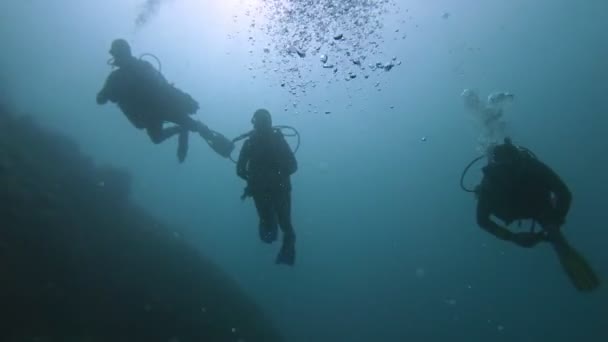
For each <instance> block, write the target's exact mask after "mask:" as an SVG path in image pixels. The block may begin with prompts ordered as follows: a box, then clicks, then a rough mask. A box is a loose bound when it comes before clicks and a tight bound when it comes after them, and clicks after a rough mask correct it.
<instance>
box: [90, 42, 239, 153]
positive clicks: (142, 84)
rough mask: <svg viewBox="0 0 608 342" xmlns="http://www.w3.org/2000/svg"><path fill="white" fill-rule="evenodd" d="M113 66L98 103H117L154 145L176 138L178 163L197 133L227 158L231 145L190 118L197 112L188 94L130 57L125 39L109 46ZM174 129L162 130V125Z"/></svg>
mask: <svg viewBox="0 0 608 342" xmlns="http://www.w3.org/2000/svg"><path fill="white" fill-rule="evenodd" d="M109 52H110V54H111V55H112V57H113V61H112V65H113V66H116V67H118V69H117V70H114V71H112V73H111V74H110V75H109V76H108V78H107V80H106V82H105V84H104V86H103V88H102V89H101V91H100V92H99V93H98V94H97V103H98V104H100V105H102V104H105V103H107V102H108V101H111V102H113V103H116V104H117V105H118V107H119V108H120V109H121V111H122V112H123V113H124V115H125V116H126V117H127V119H129V121H130V122H131V123H132V124H133V126H135V127H136V128H138V129H145V130H146V132H147V133H148V136H149V137H150V139H151V140H152V142H154V143H155V144H159V143H161V142H163V141H165V140H167V139H169V138H171V137H173V136H175V135H179V145H178V152H177V155H178V159H179V161H180V162H183V161H184V160H185V158H186V154H187V151H188V132H197V133H199V134H200V135H201V137H203V139H205V141H207V143H208V144H209V146H210V147H211V148H212V149H213V150H214V151H216V152H217V153H218V154H220V155H221V156H223V157H226V158H227V157H228V156H229V155H230V152H232V149H233V147H234V144H233V143H232V142H231V141H230V140H228V139H227V138H225V137H224V136H222V135H221V134H219V133H217V132H215V131H213V130H211V129H209V128H208V127H207V126H206V125H204V124H203V123H202V122H200V121H196V120H194V119H192V118H191V117H190V115H193V114H194V113H196V111H197V110H198V108H199V105H198V103H197V102H196V101H195V100H194V99H193V98H192V97H191V96H190V95H188V94H187V93H185V92H183V91H181V90H180V89H178V88H176V87H174V86H173V85H172V84H169V82H167V80H166V79H165V78H164V76H163V75H162V74H161V73H160V71H159V70H156V69H154V67H153V66H152V65H151V64H150V63H148V62H146V61H144V60H141V59H138V58H135V57H134V56H133V55H132V54H131V47H130V46H129V44H128V43H127V41H125V40H124V39H116V40H114V41H113V42H112V46H111V48H110V51H109ZM167 122H169V123H173V124H175V125H174V126H171V127H168V128H165V127H164V124H165V123H167Z"/></svg>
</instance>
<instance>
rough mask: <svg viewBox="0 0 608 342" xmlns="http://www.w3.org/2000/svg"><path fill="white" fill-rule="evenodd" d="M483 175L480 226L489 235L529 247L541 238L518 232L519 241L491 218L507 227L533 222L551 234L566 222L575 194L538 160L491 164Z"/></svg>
mask: <svg viewBox="0 0 608 342" xmlns="http://www.w3.org/2000/svg"><path fill="white" fill-rule="evenodd" d="M522 153H523V152H522ZM483 174H484V177H483V179H482V182H481V184H480V186H479V187H478V189H477V195H478V203H477V223H478V224H479V226H481V227H482V228H483V229H485V230H487V231H488V232H490V233H492V234H494V235H495V236H497V237H499V238H501V239H504V240H513V241H514V242H516V243H517V244H520V245H522V246H524V247H530V246H533V245H535V244H536V243H538V242H539V241H541V240H542V239H541V235H531V234H530V233H517V234H520V235H519V237H520V239H518V238H517V236H515V235H517V234H514V233H511V232H510V231H508V230H506V229H505V228H503V227H501V226H500V225H498V224H496V223H495V222H494V221H492V220H491V219H490V216H492V215H493V216H495V217H496V218H498V219H500V220H502V221H503V222H504V223H505V224H506V225H509V224H511V223H512V222H513V221H516V220H524V219H531V220H533V221H534V222H538V223H540V224H541V226H542V228H543V229H544V230H545V231H548V232H549V233H550V230H555V229H558V228H559V227H560V226H561V225H562V224H563V223H564V222H565V219H566V215H567V214H568V211H569V209H570V203H571V201H572V194H571V193H570V190H569V189H568V187H567V186H566V184H565V183H564V182H563V181H562V180H561V178H560V177H559V176H558V175H557V174H556V173H555V172H554V171H553V170H551V169H550V168H549V167H548V166H547V165H545V164H544V163H542V162H541V161H539V160H538V159H536V158H533V157H532V156H529V155H522V157H521V158H519V159H518V160H516V161H515V162H513V163H509V164H493V163H490V164H488V165H487V166H486V167H484V168H483ZM522 234H523V235H522Z"/></svg>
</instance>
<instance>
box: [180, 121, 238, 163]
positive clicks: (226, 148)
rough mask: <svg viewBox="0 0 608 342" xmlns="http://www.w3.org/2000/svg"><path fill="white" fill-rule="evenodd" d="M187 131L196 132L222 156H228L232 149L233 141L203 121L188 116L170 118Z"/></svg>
mask: <svg viewBox="0 0 608 342" xmlns="http://www.w3.org/2000/svg"><path fill="white" fill-rule="evenodd" d="M171 122H174V123H176V124H178V125H180V126H182V127H184V128H186V129H187V130H189V131H192V132H197V133H198V134H199V135H200V136H201V137H202V138H203V139H205V141H206V142H207V144H208V145H209V147H211V148H212V149H213V150H214V151H215V152H216V153H217V154H219V155H220V156H222V157H224V158H228V157H230V154H231V153H232V150H234V143H233V142H232V141H231V140H230V139H228V138H226V137H225V136H223V135H222V134H220V133H218V132H216V131H213V130H211V129H209V127H207V125H205V124H204V123H202V122H200V121H197V120H194V119H192V118H191V117H189V116H183V117H178V118H175V119H174V120H172V121H171Z"/></svg>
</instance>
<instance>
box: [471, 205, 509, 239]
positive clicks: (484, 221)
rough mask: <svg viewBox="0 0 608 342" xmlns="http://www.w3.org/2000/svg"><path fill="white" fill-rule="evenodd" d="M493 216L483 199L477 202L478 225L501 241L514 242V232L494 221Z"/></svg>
mask: <svg viewBox="0 0 608 342" xmlns="http://www.w3.org/2000/svg"><path fill="white" fill-rule="evenodd" d="M491 214H492V212H491V210H490V207H489V205H488V203H487V202H486V201H485V200H484V199H483V197H480V198H479V201H478V202H477V224H478V225H479V226H480V227H481V228H482V229H483V230H485V231H487V232H488V233H490V234H492V235H494V236H496V237H497V238H499V239H501V240H506V241H511V240H513V235H514V234H513V232H511V231H510V230H508V229H507V228H505V227H502V226H501V225H499V224H497V223H496V222H494V221H492V219H491V218H490V215H491Z"/></svg>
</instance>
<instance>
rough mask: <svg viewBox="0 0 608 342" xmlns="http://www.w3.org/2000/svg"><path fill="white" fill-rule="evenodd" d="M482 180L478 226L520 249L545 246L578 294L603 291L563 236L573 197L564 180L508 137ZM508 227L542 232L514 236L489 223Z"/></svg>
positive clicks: (496, 150)
mask: <svg viewBox="0 0 608 342" xmlns="http://www.w3.org/2000/svg"><path fill="white" fill-rule="evenodd" d="M482 171H483V179H482V181H481V184H479V185H478V186H477V187H476V189H475V194H476V196H477V223H478V224H479V226H480V227H481V228H483V229H484V230H486V231H488V232H489V233H491V234H492V235H494V236H496V237H497V238H499V239H502V240H506V241H511V242H513V243H515V244H516V245H518V246H521V247H526V248H529V247H533V246H536V245H537V244H538V243H540V242H543V241H547V242H549V243H551V244H552V245H553V247H554V249H555V251H556V252H557V255H558V257H559V259H560V262H561V264H562V266H563V268H564V270H565V271H566V273H567V275H568V276H569V277H570V279H571V280H572V282H573V284H574V285H575V286H576V288H577V289H579V290H580V291H591V290H593V289H595V288H596V287H597V286H599V279H598V277H597V276H596V275H595V273H594V272H593V270H592V269H591V267H590V266H589V265H588V263H587V262H586V260H585V259H584V258H583V257H582V255H581V254H580V253H578V252H577V251H576V250H575V249H574V248H573V247H571V246H570V244H569V243H568V241H567V240H566V238H565V236H564V235H563V233H562V232H561V227H562V226H563V225H564V223H565V222H566V216H567V215H568V211H569V209H570V204H571V201H572V194H571V192H570V190H569V189H568V187H567V186H566V184H565V183H564V182H563V180H562V179H561V178H560V177H559V176H558V175H557V174H556V173H555V172H554V171H553V170H551V168H549V167H548V166H547V165H546V164H544V163H543V162H541V161H540V160H538V159H537V158H536V157H535V156H534V155H533V154H532V153H531V152H530V151H529V150H527V149H525V148H519V147H517V146H515V145H513V143H512V142H511V140H510V139H509V138H506V139H505V141H504V143H503V144H500V145H497V146H495V147H493V148H491V149H490V152H489V162H488V164H487V165H486V166H485V167H484V168H483V169H482ZM491 216H494V217H496V218H498V219H499V220H501V221H503V222H504V223H505V225H507V226H508V225H510V224H511V223H512V222H514V221H518V220H524V219H530V220H532V221H533V224H536V223H538V224H540V226H541V230H540V231H539V232H535V231H534V226H533V227H532V230H531V231H530V232H512V231H511V230H509V229H507V228H506V227H503V226H501V225H500V224H498V223H496V222H495V221H493V220H492V219H491Z"/></svg>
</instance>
